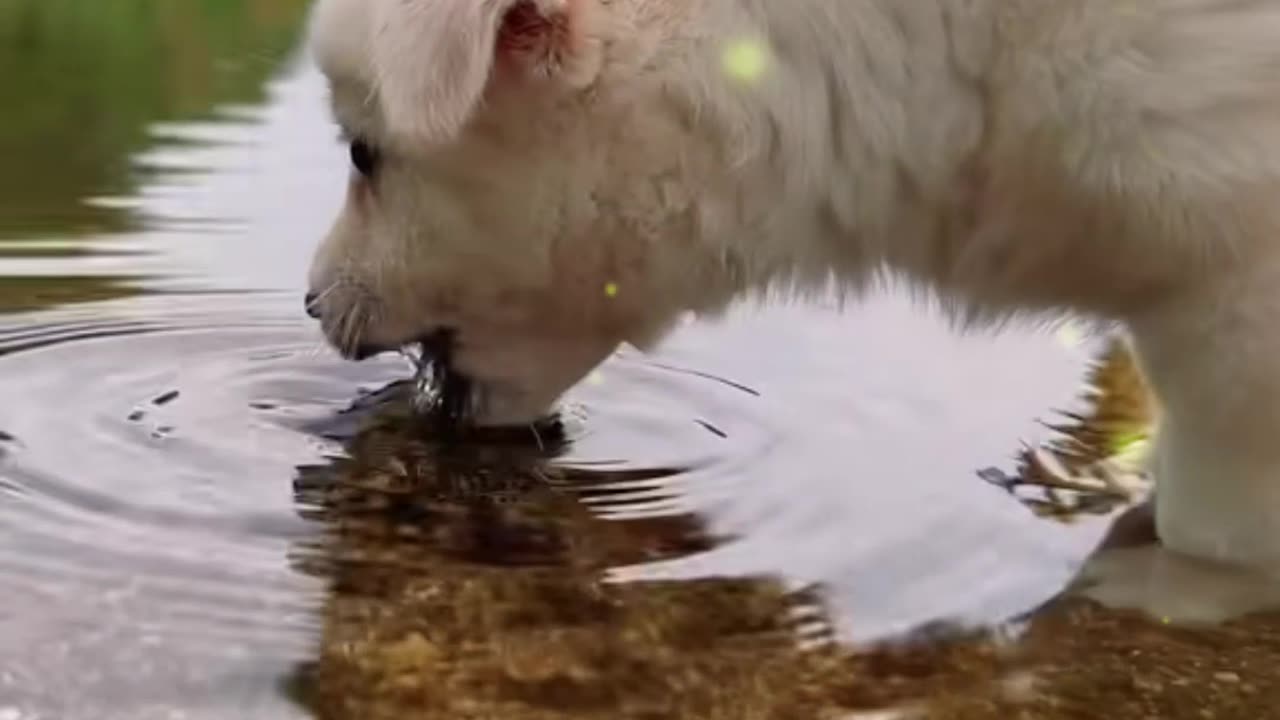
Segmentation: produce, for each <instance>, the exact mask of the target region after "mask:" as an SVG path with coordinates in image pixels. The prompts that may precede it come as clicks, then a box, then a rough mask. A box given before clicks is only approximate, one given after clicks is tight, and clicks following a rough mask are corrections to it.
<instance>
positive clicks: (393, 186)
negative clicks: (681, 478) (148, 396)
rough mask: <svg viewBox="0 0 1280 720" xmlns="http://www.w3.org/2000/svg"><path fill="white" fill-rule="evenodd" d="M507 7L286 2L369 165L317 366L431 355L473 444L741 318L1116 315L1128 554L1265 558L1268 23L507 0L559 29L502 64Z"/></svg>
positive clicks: (1204, 11) (355, 200)
mask: <svg viewBox="0 0 1280 720" xmlns="http://www.w3.org/2000/svg"><path fill="white" fill-rule="evenodd" d="M516 4H517V0H320V1H319V4H318V6H317V9H316V13H315V16H314V23H313V28H312V29H313V35H312V37H313V49H314V51H315V55H316V57H317V59H318V61H319V63H320V65H321V67H322V68H323V70H324V71H325V72H326V73H327V74H328V76H329V77H330V79H331V81H332V86H333V100H334V110H335V113H336V116H337V118H338V120H339V122H340V123H341V124H342V125H343V126H344V127H345V128H346V131H347V132H348V133H349V134H350V135H352V136H359V137H363V138H367V139H368V140H369V141H370V142H372V143H373V144H374V145H375V146H378V147H380V148H381V150H382V151H383V153H384V155H385V162H384V164H383V167H382V168H381V169H380V170H379V172H378V175H377V176H376V177H375V178H374V179H372V180H371V181H367V180H364V179H362V178H358V177H354V176H353V180H352V184H351V190H350V195H349V198H348V202H347V206H346V207H345V208H344V209H343V211H342V213H341V216H340V217H339V218H338V220H337V222H336V224H335V226H334V229H333V231H332V233H331V234H330V235H329V237H328V238H327V240H326V241H325V243H324V245H323V247H322V248H321V249H320V251H319V253H318V255H317V258H316V262H315V265H314V268H313V271H312V285H313V290H315V291H316V292H318V293H321V294H322V299H321V301H320V302H319V303H318V308H319V310H320V311H321V313H322V315H323V322H324V325H325V328H326V331H327V332H328V333H329V334H330V337H331V338H332V339H333V340H334V342H335V344H336V345H338V346H339V347H343V348H347V347H349V346H350V345H351V343H352V342H353V340H357V339H358V340H361V341H364V342H372V343H376V344H379V345H383V346H388V347H391V346H395V345H397V344H400V343H403V342H405V341H407V340H410V339H412V338H414V337H417V336H419V335H421V334H422V333H423V332H424V331H426V330H428V329H430V328H434V327H438V326H449V327H454V328H457V329H458V331H459V333H460V334H459V339H460V346H459V360H458V361H459V364H460V367H461V368H462V369H463V370H464V371H466V372H468V373H470V374H472V375H473V376H474V377H475V378H476V380H477V381H478V384H479V386H480V387H481V393H482V395H483V398H482V400H483V407H484V408H485V410H484V412H485V415H486V417H485V420H486V421H487V422H524V421H528V420H529V419H531V418H532V417H533V416H535V415H538V414H541V413H543V412H545V411H547V410H548V409H549V408H550V407H551V406H552V405H553V404H554V402H555V401H556V399H557V398H558V397H559V396H560V394H561V393H562V392H563V391H564V390H566V389H567V388H568V387H570V386H571V385H572V384H573V383H575V382H576V381H577V380H578V379H580V378H581V377H582V376H583V375H584V374H586V373H587V372H588V371H589V370H590V368H591V367H592V366H593V365H595V364H596V363H598V362H599V361H600V360H601V359H603V358H604V357H605V356H607V354H608V353H609V352H610V351H611V350H612V349H613V348H615V347H616V346H617V344H618V343H620V342H622V341H630V342H633V343H635V344H638V345H640V346H644V345H646V344H648V343H649V342H651V341H653V340H655V339H657V338H659V337H661V336H662V334H663V333H664V332H665V331H666V330H667V329H668V328H669V327H670V325H671V324H672V322H673V320H674V319H675V318H676V317H677V316H678V315H679V314H680V313H682V312H683V311H686V310H693V311H697V312H700V313H714V312H717V311H719V310H721V309H723V308H724V307H725V306H726V305H727V304H728V303H729V302H730V301H732V300H733V299H735V298H737V297H740V296H742V295H744V294H746V293H750V292H754V291H762V290H766V289H781V290H784V291H801V292H803V291H806V290H811V289H817V288H819V287H822V286H823V285H825V284H826V283H828V282H830V281H833V280H834V281H835V282H836V283H837V284H838V285H840V286H841V287H844V288H847V289H853V290H856V289H860V288H863V287H866V286H867V284H868V281H869V280H872V279H874V278H875V277H877V276H878V275H879V274H881V273H882V272H887V273H890V274H892V275H896V276H899V277H903V278H906V279H908V280H910V281H912V282H914V283H916V284H917V285H919V286H921V287H928V288H930V289H932V290H933V291H935V292H936V293H937V295H938V296H939V297H941V298H942V299H943V300H944V301H945V302H946V303H948V304H949V305H950V306H951V307H952V308H953V309H954V310H955V314H956V316H957V317H958V318H960V319H962V320H966V321H983V320H990V319H998V318H1002V317H1007V316H1009V315H1011V314H1017V313H1022V312H1029V313H1065V312H1071V313H1076V314H1081V315H1085V316H1091V317H1097V318H1100V319H1105V320H1112V321H1118V322H1121V323H1124V324H1125V325H1126V326H1127V327H1128V328H1129V330H1130V331H1131V335H1132V337H1133V340H1134V344H1135V347H1136V348H1137V350H1138V352H1139V354H1140V356H1141V359H1142V362H1143V364H1144V368H1145V369H1146V371H1147V373H1148V375H1149V377H1150V380H1151V381H1152V383H1153V385H1154V388H1155V390H1156V393H1157V395H1158V397H1159V400H1160V402H1161V404H1162V406H1163V409H1164V413H1163V419H1162V423H1161V428H1160V430H1161V435H1160V439H1159V442H1158V448H1157V451H1156V463H1157V468H1156V470H1157V476H1158V482H1159V488H1160V490H1159V491H1158V493H1157V496H1158V498H1157V521H1158V529H1159V533H1160V535H1161V537H1162V539H1163V540H1164V542H1165V543H1166V544H1167V545H1168V546H1170V547H1172V548H1174V549H1175V550H1180V551H1184V552H1188V553H1192V554H1196V555H1200V556H1209V557H1214V558H1221V559H1227V560H1231V561H1236V562H1244V563H1253V564H1259V563H1267V564H1280V2H1277V1H1276V0H913V1H910V2H905V1H904V0H785V1H780V0H538V2H537V3H536V5H537V6H538V7H539V8H540V9H541V11H542V12H543V13H544V14H546V15H547V17H550V18H555V19H556V20H558V21H560V22H562V24H563V27H566V28H567V32H566V34H565V35H564V36H563V37H555V38H551V39H549V40H548V43H549V45H548V46H547V47H546V48H545V50H546V52H543V53H539V54H519V55H510V54H507V55H504V54H503V53H502V52H500V51H499V50H497V49H495V42H496V38H498V37H499V35H500V33H501V24H502V23H503V18H504V16H505V13H506V12H507V11H508V10H509V9H510V8H511V7H512V6H514V5H516ZM743 44H753V45H752V46H753V47H756V48H758V49H759V50H760V51H761V54H762V55H763V57H764V62H763V64H762V70H763V71H762V72H761V73H760V74H759V75H757V76H754V77H744V76H743V74H742V73H737V72H731V71H730V70H729V68H728V66H727V65H726V61H725V58H726V54H729V53H733V52H734V51H735V50H734V48H735V47H736V48H741V47H743V46H744V45H743ZM606 286H609V287H610V289H616V291H617V292H616V293H612V292H606ZM855 381H856V379H854V378H851V379H850V382H855Z"/></svg>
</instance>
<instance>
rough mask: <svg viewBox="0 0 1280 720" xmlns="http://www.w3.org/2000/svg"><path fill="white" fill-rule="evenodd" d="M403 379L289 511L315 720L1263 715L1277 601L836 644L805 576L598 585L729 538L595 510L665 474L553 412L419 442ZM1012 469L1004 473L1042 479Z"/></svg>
mask: <svg viewBox="0 0 1280 720" xmlns="http://www.w3.org/2000/svg"><path fill="white" fill-rule="evenodd" d="M1119 360H1123V358H1120V357H1119V356H1116V357H1113V358H1112V359H1111V360H1109V361H1107V362H1111V363H1116V362H1119ZM1115 367H1123V366H1121V365H1116V366H1115ZM1096 379H1097V378H1096V377H1095V380H1096ZM1104 384H1105V383H1104ZM1095 385H1097V383H1095ZM409 390H410V386H409V385H408V384H405V385H397V386H393V387H391V388H389V389H387V390H386V391H384V392H382V393H379V394H378V395H376V396H372V397H371V398H369V399H367V400H366V401H365V402H364V403H362V405H363V407H360V408H357V409H356V410H355V411H354V412H352V413H348V414H345V415H343V416H341V417H340V418H338V420H339V421H341V422H346V423H349V425H350V427H349V428H348V430H347V431H346V432H345V433H340V434H343V435H345V438H344V444H345V448H346V454H345V455H344V457H342V458H335V459H333V460H332V461H331V462H330V463H328V464H324V465H319V466H314V467H306V468H301V469H300V472H299V475H298V477H297V480H296V490H297V498H298V503H299V506H300V511H301V512H303V513H305V514H306V515H307V516H308V517H309V518H312V519H313V520H315V521H316V522H317V523H318V524H319V526H320V527H321V528H322V529H323V532H322V533H321V535H320V538H319V539H318V540H316V541H315V542H313V543H312V544H310V545H308V546H306V547H299V548H298V552H297V553H296V555H295V562H296V564H297V566H298V567H299V568H300V569H301V570H303V571H306V572H310V573H314V574H317V575H320V576H321V577H323V578H325V579H326V580H327V582H328V583H329V587H330V592H329V593H328V595H327V597H326V601H325V604H324V607H323V609H322V617H321V622H322V626H323V627H322V637H321V642H320V645H319V647H318V648H317V654H316V658H315V660H314V661H313V662H311V663H309V664H308V665H307V666H306V667H302V668H299V671H298V673H297V674H296V677H295V678H293V682H292V683H291V687H290V692H291V694H292V695H293V696H294V697H295V698H297V699H298V701H299V702H300V703H302V704H303V705H304V706H305V707H306V708H308V709H309V710H310V711H311V712H312V713H314V715H315V716H316V717H318V718H321V720H381V719H383V718H387V719H388V720H389V719H391V718H395V719H397V720H402V719H405V718H409V719H418V718H422V719H424V720H436V719H439V720H444V719H446V718H448V719H449V720H456V719H459V718H464V719H465V718H476V719H479V718H485V719H489V718H494V719H497V718H501V719H502V720H552V719H554V718H591V719H592V720H595V719H599V720H605V719H609V720H614V719H619V718H621V719H630V718H636V719H644V720H657V719H659V718H663V719H671V720H686V719H688V720H704V719H705V720H750V719H754V718H762V719H763V718H778V719H780V720H781V719H783V718H786V719H787V720H791V719H793V718H842V719H844V718H863V717H865V718H871V717H875V718H887V717H895V716H894V715H886V714H874V713H878V712H881V711H886V710H890V709H900V708H908V709H910V710H911V711H913V712H914V713H915V714H914V715H904V716H902V717H918V718H928V719H936V720H983V719H993V718H1009V717H1025V718H1037V719H1038V720H1057V719H1063V720H1065V719H1066V718H1072V719H1079V718H1086V717H1108V718H1114V719H1115V720H1129V719H1130V718H1132V719H1134V720H1138V719H1139V718H1142V719H1146V718H1150V717H1168V718H1182V717H1188V718H1190V717H1206V716H1207V715H1205V714H1204V713H1206V712H1207V713H1217V715H1216V716H1217V717H1241V718H1243V717H1256V718H1263V717H1274V716H1275V715H1274V714H1270V715H1269V714H1268V713H1274V707H1275V705H1274V702H1273V701H1274V698H1276V697H1280V680H1277V679H1276V677H1275V674H1274V672H1272V671H1271V669H1270V668H1273V667H1275V666H1276V665H1277V664H1280V619H1277V618H1276V617H1274V616H1266V615H1258V616H1252V617H1250V618H1247V619H1245V620H1242V621H1239V622H1236V623H1232V624H1228V625H1223V626H1216V627H1212V628H1198V629H1197V628H1192V629H1187V628H1178V627H1175V626H1168V625H1162V624H1161V623H1160V622H1159V621H1158V620H1156V621H1153V620H1151V619H1150V618H1149V617H1146V616H1143V615H1141V614H1139V613H1134V612H1128V611H1115V610H1108V609H1106V608H1104V607H1102V606H1101V605H1099V604H1098V603H1096V602H1093V601H1090V600H1088V599H1084V598H1081V597H1079V596H1075V595H1072V594H1069V595H1067V596H1064V597H1062V598H1060V599H1058V600H1056V601H1055V602H1053V603H1051V604H1050V605H1049V606H1047V607H1045V608H1042V609H1041V610H1040V611H1039V612H1038V613H1036V614H1035V615H1034V616H1033V617H1031V618H1029V622H1028V623H1026V624H1025V628H1024V629H1025V632H1023V633H1022V634H1021V635H1020V636H1019V637H1018V639H1016V640H1014V641H1010V640H1009V639H1008V637H1007V636H1001V635H999V634H993V633H982V632H974V633H959V632H957V633H944V634H943V635H942V636H941V637H939V636H938V635H936V634H932V633H930V634H928V636H925V635H921V636H920V637H914V638H907V639H906V640H907V642H901V643H895V644H893V645H889V646H883V647H878V648H864V649H849V648H840V647H837V646H835V645H834V644H833V643H831V642H829V641H828V640H829V638H828V637H826V636H825V628H826V617H825V615H824V613H823V612H822V604H821V592H819V590H817V589H815V590H810V591H806V592H800V593H789V592H787V591H786V590H785V589H784V588H783V587H782V586H781V585H780V584H778V583H776V582H774V581H773V580H771V579H767V578H739V579H727V578H710V579H704V580H698V581H671V582H643V583H640V582H635V583H615V582H608V581H607V580H606V574H607V571H608V570H609V569H610V568H614V567H617V566H621V565H629V564H634V563H643V562H649V561H660V560H664V559H671V558H677V557H681V556H685V555H689V554H693V553H697V552H701V551H704V550H707V549H709V548H712V547H714V546H715V545H716V544H717V543H718V542H720V541H723V540H726V539H724V538H714V537H711V536H710V535H709V534H708V532H707V530H706V528H705V527H704V526H703V525H702V523H700V522H699V520H698V519H697V518H696V517H693V516H689V515H676V516H666V517H646V518H643V519H631V520H612V519H606V518H605V517H602V516H601V515H599V514H597V510H598V509H599V508H601V507H608V506H610V505H613V506H616V507H619V508H626V506H627V505H628V495H632V494H634V495H639V496H643V497H644V499H645V502H646V503H651V502H652V501H653V500H654V499H655V498H660V497H661V496H662V494H663V492H664V487H666V480H667V479H668V478H669V477H670V476H673V475H675V474H677V473H678V472H679V469H670V470H661V469H659V470H654V471H652V472H633V473H610V472H607V471H584V470H570V469H566V468H564V467H562V466H557V465H556V464H555V463H554V462H553V461H554V460H555V458H556V456H557V455H558V454H559V453H560V452H561V451H562V450H563V438H562V437H560V435H559V433H558V432H557V431H556V429H555V428H554V427H543V428H537V429H536V431H535V429H530V430H528V431H519V432H514V433H512V434H509V435H507V436H505V437H494V436H492V435H487V436H484V437H479V436H470V437H468V436H466V435H463V436H455V437H453V438H452V439H450V441H449V442H442V441H437V440H433V438H440V437H441V430H442V429H441V428H439V427H434V426H432V422H433V421H431V420H430V419H421V418H414V417H411V414H410V413H409V408H410V406H411V403H410V401H409ZM1112 396H1113V397H1114V392H1113V393H1112ZM1108 407H1109V408H1110V409H1108ZM1114 409H1115V406H1114V404H1113V405H1111V406H1106V407H1104V406H1099V412H1098V413H1096V415H1097V417H1104V416H1107V415H1108V413H1110V412H1111V410H1114ZM1121 415H1125V413H1121ZM339 424H340V423H339ZM1121 424H1122V425H1124V424H1125V423H1121ZM330 429H331V430H332V428H330ZM1089 437H1090V435H1089V433H1087V432H1083V431H1081V432H1080V433H1077V435H1075V436H1074V438H1075V440H1077V441H1081V442H1084V445H1082V444H1080V442H1077V443H1075V444H1072V443H1070V442H1068V443H1067V445H1065V446H1059V447H1058V448H1057V451H1058V455H1060V456H1061V457H1060V458H1059V460H1060V461H1061V462H1063V463H1065V464H1067V465H1072V464H1080V463H1083V462H1084V460H1085V459H1087V457H1088V452H1086V450H1087V448H1086V447H1085V445H1087V444H1088V442H1086V441H1087V439H1088V438H1089ZM1070 439H1071V438H1068V440H1070ZM1066 447H1074V448H1075V451H1076V452H1077V453H1084V454H1083V455H1081V454H1076V455H1072V453H1068V452H1066V450H1065V448H1066ZM1073 458H1074V459H1073ZM1028 467H1030V465H1028V464H1027V463H1024V467H1023V468H1021V469H1022V470H1023V471H1024V472H1022V473H1020V475H1024V476H1026V477H1021V478H1020V479H1019V481H1018V482H1017V483H1014V485H1023V486H1025V485H1027V484H1028V483H1030V484H1034V483H1035V482H1036V477H1034V473H1031V472H1030V471H1029V470H1028ZM1048 484H1049V486H1050V487H1049V489H1051V490H1055V491H1061V490H1062V487H1061V483H1060V482H1059V481H1053V482H1050V483H1048ZM1073 487H1075V488H1076V489H1083V490H1086V491H1087V490H1089V487H1091V486H1083V487H1082V486H1079V485H1078V483H1076V484H1074V485H1073ZM1102 487H1103V490H1104V493H1103V494H1105V495H1108V496H1110V495H1113V494H1114V493H1112V492H1111V490H1113V488H1110V487H1109V486H1105V485H1104V486H1102ZM1011 489H1013V487H1012V485H1011ZM1020 499H1023V500H1024V502H1026V501H1027V498H1025V497H1024V498H1020ZM1028 504H1029V505H1030V506H1031V508H1032V509H1033V510H1035V511H1036V512H1037V513H1038V514H1041V515H1046V516H1050V517H1057V516H1059V515H1061V513H1062V512H1064V511H1065V510H1064V508H1062V507H1059V506H1060V505H1061V503H1056V502H1055V503H1054V507H1053V508H1052V509H1051V511H1049V510H1047V509H1046V508H1047V507H1048V506H1046V505H1045V504H1044V503H1043V502H1040V501H1036V500H1033V501H1032V502H1029V503H1028ZM1072 506H1073V507H1075V511H1080V512H1092V511H1097V508H1098V507H1100V505H1099V503H1095V502H1084V503H1072ZM962 591H963V589H957V592H962ZM851 620H852V621H854V622H856V621H857V619H856V618H852V619H851ZM815 641H816V642H815ZM863 713H866V714H863ZM1188 713H1190V714H1188ZM1231 713H1236V714H1231Z"/></svg>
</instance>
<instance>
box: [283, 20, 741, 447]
mask: <svg viewBox="0 0 1280 720" xmlns="http://www.w3.org/2000/svg"><path fill="white" fill-rule="evenodd" d="M683 5H685V3H675V2H664V1H662V0H319V3H318V5H317V6H316V9H315V13H314V15H313V22H312V28H311V31H312V32H311V43H312V50H313V54H314V55H315V57H316V59H317V61H318V64H319V66H320V68H321V69H322V70H323V71H324V73H325V74H326V75H327V76H328V79H329V82H330V87H331V91H332V102H333V110H334V113H335V116H336V119H337V121H338V123H339V125H340V126H341V127H342V131H343V135H344V139H345V140H346V142H347V143H348V145H349V148H350V155H351V165H352V167H351V176H350V181H349V188H348V193H347V198H346V202H345V206H344V207H343V208H342V210H341V213H340V214H339V216H338V218H337V220H336V222H335V224H334V226H333V228H332V230H331V231H330V233H329V235H328V237H327V238H326V239H325V241H324V243H323V244H322V246H321V247H320V249H319V251H318V253H317V255H316V258H315V260H314V264H313V267H312V270H311V277H310V285H311V287H310V293H309V296H308V305H309V308H310V311H311V313H312V314H313V315H314V316H316V317H317V318H319V319H320V320H321V323H322V325H323V327H324V330H325V332H326V335H327V336H328V338H329V340H330V341H331V342H332V344H333V345H334V346H335V347H336V348H337V349H338V350H339V351H340V352H342V353H343V354H345V355H347V356H348V357H353V358H357V359H358V358H360V357H363V356H367V355H370V354H373V353H376V352H381V351H383V350H391V349H395V348H397V347H400V346H402V345H404V344H406V343H411V342H414V341H415V340H417V339H419V338H423V337H427V336H439V334H440V331H442V330H443V331H447V333H446V334H447V336H448V337H452V338H454V343H455V347H453V348H451V356H452V357H453V359H454V363H455V365H456V369H457V370H458V371H459V372H461V373H463V374H464V375H467V376H468V377H469V378H470V379H471V380H472V383H471V386H472V387H474V388H475V389H476V390H475V392H476V395H477V397H476V398H475V410H476V413H477V416H478V419H479V420H480V422H483V423H489V424H506V423H524V422H530V421H532V420H534V419H536V418H537V417H538V416H539V415H541V414H543V413H545V412H547V411H548V410H549V409H550V407H551V405H552V404H553V403H554V402H555V400H556V399H557V398H558V397H559V396H560V395H561V394H562V393H563V391H564V390H566V389H567V388H568V387H569V386H571V385H572V384H573V383H575V382H576V381H577V380H579V379H580V378H581V377H582V376H583V375H585V374H586V373H587V372H589V371H590V369H591V368H592V367H593V366H594V365H595V364H597V363H598V362H600V361H601V360H602V359H604V358H605V357H606V356H607V355H608V354H609V353H610V352H612V351H613V349H614V348H615V347H616V346H617V345H618V344H619V343H620V342H622V341H629V342H633V343H636V344H640V345H643V344H645V343H647V342H649V341H652V340H654V339H656V338H657V337H659V336H660V335H661V334H662V333H663V332H664V331H665V330H666V329H667V328H668V327H669V325H670V323H671V322H672V321H673V319H674V318H675V317H676V316H677V314H678V313H679V312H680V311H682V310H685V309H695V310H697V309H709V306H712V305H717V304H723V300H724V299H725V298H726V297H727V294H728V292H729V289H728V288H727V287H721V286H723V285H725V283H724V281H723V276H724V273H722V272H720V269H721V268H720V267H719V266H721V265H723V260H724V251H723V250H722V249H718V248H714V247H710V246H709V245H708V244H707V243H705V242H702V241H700V239H699V238H700V233H699V231H698V230H697V227H698V225H699V223H700V222H701V221H700V219H699V215H700V214H702V213H701V211H700V210H699V209H698V207H697V203H698V202H700V201H696V200H695V199H696V198H698V193H700V192H701V190H700V189H699V187H698V186H699V184H700V183H701V182H702V180H700V179H699V175H700V173H701V172H702V170H705V168H707V167H711V166H713V165H714V164H715V163H714V161H713V160H712V159H711V157H710V155H709V154H708V153H707V152H705V145H706V144H705V143H704V142H701V141H699V140H698V139H697V137H695V130H694V126H695V124H696V123H694V122H693V121H692V120H691V118H692V117H693V116H694V115H696V112H695V109H694V108H695V106H696V105H697V103H696V102H691V101H690V95H689V94H688V93H686V92H683V91H677V90H676V88H677V87H679V86H681V85H682V84H684V85H687V84H688V82H687V81H688V80H689V77H688V74H687V73H684V72H683V71H682V70H681V68H682V67H685V65H686V64H687V62H688V58H687V57H686V56H685V54H684V50H682V48H685V49H687V46H684V45H681V42H682V41H681V40H680V38H679V37H677V36H678V32H677V30H678V28H680V26H681V19H680V17H679V16H678V15H677V14H676V10H674V9H673V8H676V6H683ZM681 12H683V11H681Z"/></svg>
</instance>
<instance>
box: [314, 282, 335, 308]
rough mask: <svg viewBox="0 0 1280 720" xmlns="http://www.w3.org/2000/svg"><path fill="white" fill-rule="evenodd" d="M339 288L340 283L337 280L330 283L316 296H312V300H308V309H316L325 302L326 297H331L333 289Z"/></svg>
mask: <svg viewBox="0 0 1280 720" xmlns="http://www.w3.org/2000/svg"><path fill="white" fill-rule="evenodd" d="M337 289H338V283H336V282H334V283H330V284H329V287H327V288H325V289H324V290H322V291H320V292H319V293H317V294H316V295H315V297H313V298H311V300H310V301H308V302H307V310H314V309H316V308H317V307H319V306H320V303H322V302H324V299H325V298H327V297H329V295H331V294H332V293H333V291H334V290H337Z"/></svg>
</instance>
